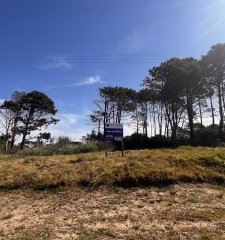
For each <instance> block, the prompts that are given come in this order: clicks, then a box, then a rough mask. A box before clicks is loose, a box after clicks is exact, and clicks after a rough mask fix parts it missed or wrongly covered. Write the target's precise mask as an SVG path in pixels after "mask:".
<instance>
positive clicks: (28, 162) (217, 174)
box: [0, 147, 225, 190]
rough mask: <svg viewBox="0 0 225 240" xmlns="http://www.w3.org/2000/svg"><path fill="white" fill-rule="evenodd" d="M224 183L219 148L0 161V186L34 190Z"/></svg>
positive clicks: (224, 162)
mask: <svg viewBox="0 0 225 240" xmlns="http://www.w3.org/2000/svg"><path fill="white" fill-rule="evenodd" d="M180 182H183V183H191V182H192V183H216V184H224V183H225V148H191V147H181V148H178V149H160V150H143V151H128V152H125V157H124V158H122V157H121V153H120V152H114V153H111V154H109V157H108V158H107V159H105V158H104V153H103V152H101V153H87V154H77V155H61V156H60V155H57V156H51V157H40V156H37V157H34V156H32V157H23V158H21V157H10V156H2V157H1V160H0V188H1V189H19V188H32V189H35V190H45V189H53V188H58V187H65V186H67V187H73V186H85V187H89V188H95V187H99V186H101V185H107V186H122V187H134V186H154V185H156V186H159V185H169V184H174V183H180Z"/></svg>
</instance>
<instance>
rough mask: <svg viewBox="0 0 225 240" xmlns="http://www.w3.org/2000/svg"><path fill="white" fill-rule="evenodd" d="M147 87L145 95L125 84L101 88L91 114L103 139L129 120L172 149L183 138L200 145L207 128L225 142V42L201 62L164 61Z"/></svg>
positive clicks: (151, 73)
mask: <svg viewBox="0 0 225 240" xmlns="http://www.w3.org/2000/svg"><path fill="white" fill-rule="evenodd" d="M141 86H142V89H141V90H140V91H136V90H134V89H130V88H124V87H120V86H116V87H111V86H108V87H103V88H100V89H99V98H98V99H96V100H94V105H95V109H94V110H93V111H92V114H91V115H90V116H89V119H90V121H91V123H93V124H94V125H95V126H96V129H97V135H98V136H99V137H98V139H99V140H100V138H101V136H103V132H104V126H105V124H106V123H110V122H112V123H121V122H125V123H127V124H129V125H130V126H132V127H133V128H134V129H135V133H136V134H142V135H143V136H145V137H153V136H159V137H163V138H164V139H165V138H166V139H167V140H169V141H170V142H171V144H172V145H177V144H178V143H179V141H180V139H183V138H185V139H186V140H188V144H192V145H196V144H199V143H200V142H201V141H200V138H201V136H203V138H204V134H203V133H205V132H206V130H207V131H208V135H212V134H213V135H214V136H215V138H216V140H218V141H224V140H225V135H224V111H225V44H217V45H214V46H212V47H211V49H210V50H209V51H208V53H207V54H205V55H203V56H202V57H201V58H200V59H194V58H192V57H189V58H182V59H181V58H175V57H174V58H171V59H169V60H167V61H165V62H162V63H161V64H160V65H159V66H156V67H152V68H151V69H150V70H149V75H148V76H147V77H146V78H145V79H144V80H143V81H142V82H141ZM217 122H218V124H217ZM201 134H203V135H201Z"/></svg>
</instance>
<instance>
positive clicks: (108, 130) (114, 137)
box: [105, 123, 124, 157]
mask: <svg viewBox="0 0 225 240" xmlns="http://www.w3.org/2000/svg"><path fill="white" fill-rule="evenodd" d="M107 140H111V141H121V147H122V157H123V156H124V153H123V152H124V143H123V124H121V123H106V125H105V156H106V157H107V142H106V141H107Z"/></svg>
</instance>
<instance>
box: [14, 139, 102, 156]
mask: <svg viewBox="0 0 225 240" xmlns="http://www.w3.org/2000/svg"><path fill="white" fill-rule="evenodd" d="M94 151H98V148H97V145H96V144H94V143H86V144H83V143H82V144H78V145H74V144H71V143H68V144H67V143H66V144H65V142H63V143H62V142H59V143H58V144H47V145H44V146H42V145H39V146H37V147H34V148H25V149H23V150H21V151H19V152H15V154H16V155H20V156H52V155H60V154H79V153H87V152H94Z"/></svg>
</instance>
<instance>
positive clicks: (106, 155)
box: [105, 140, 108, 158]
mask: <svg viewBox="0 0 225 240" xmlns="http://www.w3.org/2000/svg"><path fill="white" fill-rule="evenodd" d="M105 157H106V158H107V157H108V154H107V142H106V140H105Z"/></svg>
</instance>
